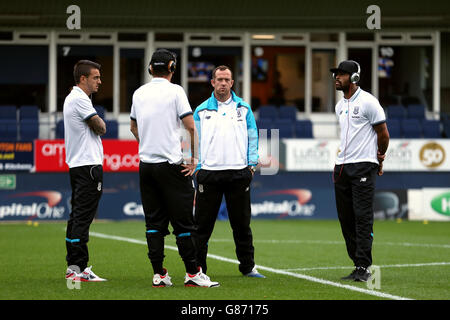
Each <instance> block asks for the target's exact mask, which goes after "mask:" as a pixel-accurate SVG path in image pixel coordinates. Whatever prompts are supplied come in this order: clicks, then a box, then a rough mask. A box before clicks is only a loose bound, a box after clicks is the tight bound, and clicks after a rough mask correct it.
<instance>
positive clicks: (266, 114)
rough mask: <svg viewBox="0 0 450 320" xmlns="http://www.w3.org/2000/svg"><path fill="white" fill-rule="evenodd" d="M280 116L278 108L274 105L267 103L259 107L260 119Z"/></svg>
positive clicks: (273, 118)
mask: <svg viewBox="0 0 450 320" xmlns="http://www.w3.org/2000/svg"><path fill="white" fill-rule="evenodd" d="M277 118H278V109H277V107H275V106H272V105H265V106H261V107H260V108H259V114H258V119H272V120H275V119H277Z"/></svg>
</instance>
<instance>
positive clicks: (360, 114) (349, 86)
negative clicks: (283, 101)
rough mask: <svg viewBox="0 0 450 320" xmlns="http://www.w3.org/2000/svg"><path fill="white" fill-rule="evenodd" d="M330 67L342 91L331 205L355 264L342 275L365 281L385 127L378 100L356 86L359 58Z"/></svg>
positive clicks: (368, 276) (370, 252)
mask: <svg viewBox="0 0 450 320" xmlns="http://www.w3.org/2000/svg"><path fill="white" fill-rule="evenodd" d="M330 71H331V72H332V73H333V77H334V79H335V85H336V90H341V91H343V93H344V98H343V99H341V100H340V101H339V102H338V103H337V104H336V108H335V111H336V116H337V119H338V121H339V125H340V128H341V134H340V140H341V144H340V148H339V153H338V156H337V160H336V166H335V169H334V173H333V181H334V190H335V195H336V207H337V211H338V217H339V222H340V224H341V229H342V234H343V236H344V239H345V244H346V246H347V253H348V255H349V257H350V259H352V261H353V263H354V265H355V269H354V270H353V272H352V273H351V274H350V275H348V276H346V277H343V278H342V279H343V280H354V281H363V282H366V281H367V280H368V279H369V278H370V276H371V274H370V271H369V269H368V267H369V266H371V265H372V242H373V198H374V194H375V179H376V175H377V174H378V175H379V176H381V175H382V174H383V160H384V157H385V153H386V150H387V148H388V145H389V132H388V130H387V127H386V116H385V114H384V110H383V108H382V107H381V105H380V103H379V102H378V100H377V99H376V98H375V97H374V96H373V95H371V94H370V93H368V92H366V91H364V90H362V89H361V88H360V87H359V86H358V81H359V80H360V73H361V68H360V66H359V63H357V62H356V61H353V60H347V61H343V62H341V63H340V64H339V66H338V67H337V68H333V69H330Z"/></svg>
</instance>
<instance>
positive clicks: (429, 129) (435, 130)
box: [422, 119, 442, 139]
mask: <svg viewBox="0 0 450 320" xmlns="http://www.w3.org/2000/svg"><path fill="white" fill-rule="evenodd" d="M422 130H423V137H424V138H428V139H432V138H434V139H439V138H442V134H441V123H440V122H439V121H438V120H426V119H423V120H422Z"/></svg>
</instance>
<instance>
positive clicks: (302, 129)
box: [294, 120, 314, 139]
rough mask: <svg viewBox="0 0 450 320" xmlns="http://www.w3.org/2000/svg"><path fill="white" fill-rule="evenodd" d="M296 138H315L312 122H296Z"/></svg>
mask: <svg viewBox="0 0 450 320" xmlns="http://www.w3.org/2000/svg"><path fill="white" fill-rule="evenodd" d="M294 132H295V137H296V138H301V139H304V138H314V135H313V125H312V122H311V120H296V121H295V124H294Z"/></svg>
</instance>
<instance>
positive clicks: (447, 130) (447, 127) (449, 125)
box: [442, 120, 450, 138]
mask: <svg viewBox="0 0 450 320" xmlns="http://www.w3.org/2000/svg"><path fill="white" fill-rule="evenodd" d="M442 124H443V126H444V135H445V137H446V138H450V120H446V121H444V122H443V123H442Z"/></svg>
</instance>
